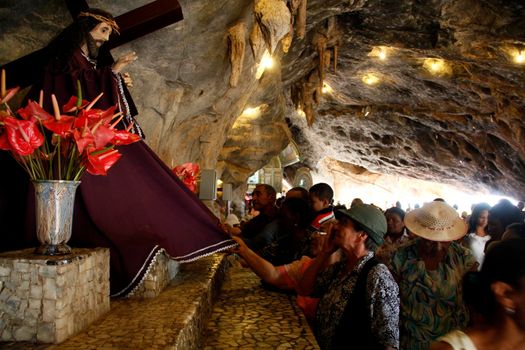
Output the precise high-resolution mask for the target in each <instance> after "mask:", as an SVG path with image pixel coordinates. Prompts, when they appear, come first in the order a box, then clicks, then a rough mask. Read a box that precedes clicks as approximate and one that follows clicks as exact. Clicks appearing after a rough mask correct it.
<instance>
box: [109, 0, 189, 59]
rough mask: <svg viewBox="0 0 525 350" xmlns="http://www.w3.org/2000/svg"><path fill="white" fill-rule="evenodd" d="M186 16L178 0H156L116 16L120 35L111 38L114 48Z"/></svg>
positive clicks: (110, 44) (110, 43) (111, 46)
mask: <svg viewBox="0 0 525 350" xmlns="http://www.w3.org/2000/svg"><path fill="white" fill-rule="evenodd" d="M183 18H184V16H183V14H182V8H181V6H180V4H179V2H178V1H177V0H156V1H153V2H151V3H149V4H146V5H144V6H141V7H138V8H136V9H134V10H131V11H129V12H127V13H125V14H123V15H120V16H118V17H116V18H115V21H116V22H117V24H118V25H119V27H120V35H115V36H113V37H112V38H111V40H110V41H109V43H108V45H109V48H110V49H112V48H114V47H117V46H120V45H123V44H125V43H128V42H130V41H132V40H135V39H137V38H140V37H141V36H144V35H146V34H149V33H151V32H153V31H156V30H158V29H161V28H164V27H166V26H168V25H170V24H173V23H175V22H178V21H180V20H182V19H183Z"/></svg>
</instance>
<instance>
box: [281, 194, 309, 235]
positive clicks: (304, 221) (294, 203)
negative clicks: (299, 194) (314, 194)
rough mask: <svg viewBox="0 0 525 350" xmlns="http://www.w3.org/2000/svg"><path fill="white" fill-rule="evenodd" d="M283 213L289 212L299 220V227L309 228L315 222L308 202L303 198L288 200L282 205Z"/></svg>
mask: <svg viewBox="0 0 525 350" xmlns="http://www.w3.org/2000/svg"><path fill="white" fill-rule="evenodd" d="M280 210H281V211H284V210H287V211H289V212H290V213H292V214H295V215H297V216H298V218H299V222H297V225H298V227H300V228H303V229H305V228H307V227H308V226H309V225H310V223H311V222H312V220H313V212H312V209H311V208H310V206H309V205H308V202H306V201H305V200H304V199H302V198H287V199H285V200H284V202H282V204H281V208H280Z"/></svg>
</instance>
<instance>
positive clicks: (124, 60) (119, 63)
mask: <svg viewBox="0 0 525 350" xmlns="http://www.w3.org/2000/svg"><path fill="white" fill-rule="evenodd" d="M136 60H137V54H136V53H135V52H129V53H127V54H125V55H123V56H120V57H119V58H117V60H116V62H115V63H113V66H112V68H111V69H112V70H113V72H114V73H120V72H121V71H122V69H124V67H126V66H127V65H128V64H130V63H131V62H133V61H136Z"/></svg>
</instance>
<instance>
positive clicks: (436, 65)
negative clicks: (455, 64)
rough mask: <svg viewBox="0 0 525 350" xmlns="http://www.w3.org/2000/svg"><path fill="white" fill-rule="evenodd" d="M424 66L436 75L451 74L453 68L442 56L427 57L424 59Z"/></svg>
mask: <svg viewBox="0 0 525 350" xmlns="http://www.w3.org/2000/svg"><path fill="white" fill-rule="evenodd" d="M423 68H425V69H426V70H427V71H429V72H430V73H431V74H434V75H444V74H451V73H452V69H451V68H450V66H449V65H448V64H447V62H446V61H445V60H443V59H441V58H426V59H425V60H424V61H423Z"/></svg>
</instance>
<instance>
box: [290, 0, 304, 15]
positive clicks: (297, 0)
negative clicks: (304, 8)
mask: <svg viewBox="0 0 525 350" xmlns="http://www.w3.org/2000/svg"><path fill="white" fill-rule="evenodd" d="M300 5H301V0H290V1H289V7H290V13H291V14H292V16H295V14H296V13H297V9H298V8H299V6H300Z"/></svg>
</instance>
